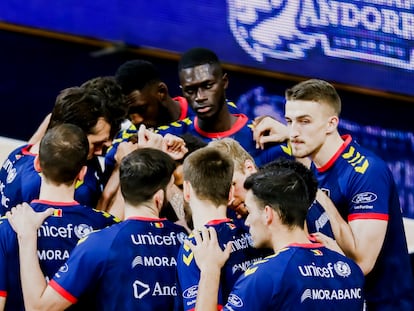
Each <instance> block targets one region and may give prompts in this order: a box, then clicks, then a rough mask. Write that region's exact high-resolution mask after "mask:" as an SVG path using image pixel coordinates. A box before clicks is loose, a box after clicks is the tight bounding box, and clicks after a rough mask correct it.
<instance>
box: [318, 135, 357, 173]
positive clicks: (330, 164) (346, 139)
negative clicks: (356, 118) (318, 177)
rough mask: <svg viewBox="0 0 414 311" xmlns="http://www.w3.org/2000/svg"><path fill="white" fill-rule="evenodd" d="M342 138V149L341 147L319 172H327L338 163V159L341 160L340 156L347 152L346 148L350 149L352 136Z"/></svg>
mask: <svg viewBox="0 0 414 311" xmlns="http://www.w3.org/2000/svg"><path fill="white" fill-rule="evenodd" d="M342 138H343V139H344V142H343V144H342V145H341V147H339V149H338V151H337V152H336V153H335V154H334V155H333V157H332V158H331V159H330V160H329V161H328V162H327V163H326V164H325V165H323V166H321V167H320V168H317V169H318V172H321V173H323V172H325V171H327V170H328V169H329V168H330V167H331V166H332V165H333V164H334V162H335V161H336V159H338V158H339V156H340V155H341V154H342V152H343V151H344V150H345V148H346V147H348V145H349V144H350V143H351V141H352V136H351V135H344V136H342Z"/></svg>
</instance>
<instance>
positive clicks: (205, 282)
mask: <svg viewBox="0 0 414 311" xmlns="http://www.w3.org/2000/svg"><path fill="white" fill-rule="evenodd" d="M219 283H220V270H218V271H216V270H211V271H201V273H200V281H199V283H198V291H197V303H196V308H195V309H196V310H197V311H217V303H218V302H217V296H218V290H219Z"/></svg>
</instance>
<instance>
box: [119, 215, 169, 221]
mask: <svg viewBox="0 0 414 311" xmlns="http://www.w3.org/2000/svg"><path fill="white" fill-rule="evenodd" d="M127 219H132V220H145V221H163V220H167V218H152V217H141V216H131V217H127Z"/></svg>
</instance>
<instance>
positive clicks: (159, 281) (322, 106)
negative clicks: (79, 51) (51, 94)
mask: <svg viewBox="0 0 414 311" xmlns="http://www.w3.org/2000/svg"><path fill="white" fill-rule="evenodd" d="M178 75H179V80H180V85H181V88H182V96H177V97H172V96H170V94H169V91H168V86H167V85H166V84H165V83H164V82H163V81H162V79H161V78H160V75H159V73H158V72H157V70H156V68H155V66H154V65H153V64H151V63H150V62H147V61H145V60H131V61H128V62H126V63H124V64H122V65H121V66H120V67H119V68H118V70H117V71H116V73H115V75H114V76H110V77H109V76H108V77H97V78H94V79H91V80H89V81H87V82H85V83H83V84H82V85H81V86H76V87H71V88H67V89H64V90H62V91H61V92H60V93H59V94H58V96H57V98H56V102H55V105H54V108H53V110H52V112H51V113H50V115H48V116H47V117H46V118H45V121H44V122H43V124H42V125H41V126H40V127H39V129H38V131H37V132H36V133H35V134H34V135H33V137H32V138H31V139H30V140H29V141H28V143H27V144H26V145H24V146H21V147H19V148H17V149H16V150H14V151H13V152H11V153H10V154H9V156H8V158H7V159H6V160H5V162H4V163H3V165H2V167H1V170H0V197H1V201H0V203H1V204H0V215H1V216H2V217H1V218H0V269H1V271H0V310H12V311H19V310H66V309H68V310H346V311H349V310H368V311H370V310H384V311H385V310H410V311H412V310H414V280H413V273H412V271H411V264H410V259H409V255H408V250H407V244H406V239H405V232H404V227H403V222H402V214H401V210H400V205H399V197H398V189H397V188H396V186H395V182H394V180H393V176H392V174H391V172H390V170H389V169H388V167H387V165H386V164H385V162H383V161H382V160H381V159H380V158H378V157H377V156H376V155H374V154H373V153H371V152H370V151H369V150H367V149H365V148H364V147H363V146H360V145H359V144H358V143H357V142H356V141H354V140H353V139H352V137H351V136H349V135H346V134H343V135H342V134H340V133H339V132H338V123H339V115H340V112H341V100H340V97H339V95H338V94H337V92H336V90H335V88H334V87H333V86H332V85H331V84H330V83H328V82H326V81H323V80H318V79H310V80H305V81H302V82H300V83H298V84H296V85H294V86H293V87H292V88H290V89H288V90H286V93H285V97H286V103H285V121H286V122H285V123H281V122H279V121H277V120H275V119H273V118H272V117H269V116H262V117H259V118H256V119H254V120H251V119H249V118H248V117H247V116H246V115H244V114H242V113H240V112H239V111H238V109H237V106H236V105H235V104H234V103H232V102H230V101H228V100H227V98H226V89H227V87H228V83H229V77H228V75H227V73H226V72H224V70H223V69H222V67H221V64H220V61H219V59H218V57H217V55H216V54H215V53H214V52H213V51H211V50H209V49H205V48H192V49H190V50H188V51H186V52H185V53H183V55H182V56H181V58H180V61H179V64H178Z"/></svg>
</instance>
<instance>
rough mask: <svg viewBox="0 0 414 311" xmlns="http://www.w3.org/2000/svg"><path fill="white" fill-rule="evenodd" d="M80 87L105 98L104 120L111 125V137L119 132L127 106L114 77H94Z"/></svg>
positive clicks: (125, 115)
mask: <svg viewBox="0 0 414 311" xmlns="http://www.w3.org/2000/svg"><path fill="white" fill-rule="evenodd" d="M81 87H83V88H86V89H94V90H98V91H100V92H101V93H102V94H103V95H104V96H105V97H106V99H107V100H106V102H105V106H106V114H107V116H106V118H105V119H106V120H107V121H108V123H109V124H110V125H111V133H110V135H111V137H114V136H115V135H116V133H118V132H119V131H120V130H121V124H122V122H123V121H124V120H125V119H126V117H127V111H128V105H127V101H126V97H125V95H124V94H123V93H122V89H121V86H120V85H119V84H118V83H117V82H116V80H115V77H111V76H104V77H96V78H93V79H90V80H88V81H86V82H84V83H83V84H82V85H81Z"/></svg>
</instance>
